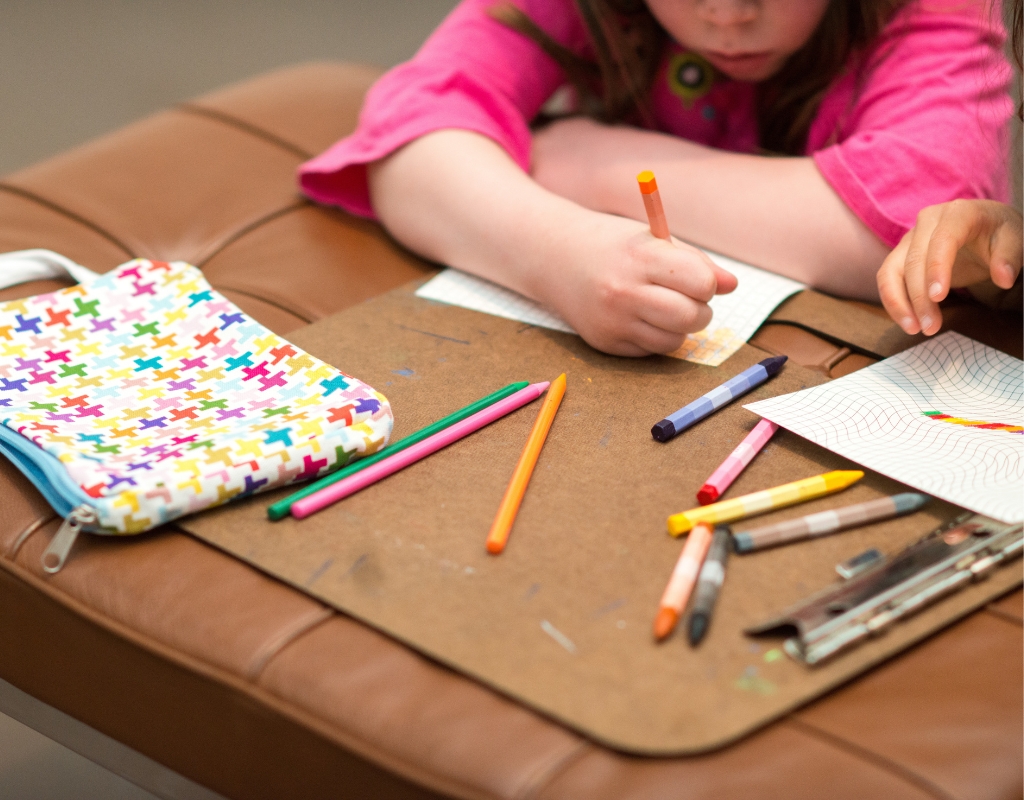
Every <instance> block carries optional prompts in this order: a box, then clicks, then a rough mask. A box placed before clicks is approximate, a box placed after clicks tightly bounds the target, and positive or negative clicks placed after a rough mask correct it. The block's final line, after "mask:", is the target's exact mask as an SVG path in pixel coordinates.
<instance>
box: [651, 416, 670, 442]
mask: <svg viewBox="0 0 1024 800" xmlns="http://www.w3.org/2000/svg"><path fill="white" fill-rule="evenodd" d="M675 435H676V426H675V425H673V424H672V420H670V419H663V420H662V421H661V422H656V423H655V424H654V427H653V428H651V436H653V437H654V438H655V440H656V441H659V442H667V441H668V440H669V439H671V438H672V437H673V436H675Z"/></svg>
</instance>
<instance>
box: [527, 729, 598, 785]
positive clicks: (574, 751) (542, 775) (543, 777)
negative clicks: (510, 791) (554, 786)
mask: <svg viewBox="0 0 1024 800" xmlns="http://www.w3.org/2000/svg"><path fill="white" fill-rule="evenodd" d="M592 749H593V746H592V745H591V744H590V743H589V742H585V741H580V742H577V743H576V744H574V745H573V746H572V747H570V748H569V749H568V750H567V751H566V752H565V753H563V754H562V755H560V756H557V757H556V758H552V759H550V760H549V761H548V763H546V764H541V765H540V766H539V767H537V769H535V770H534V771H533V773H532V774H531V775H529V776H528V777H527V778H526V780H525V781H524V782H523V785H522V786H521V787H520V788H519V790H518V791H517V792H516V793H515V794H514V795H513V797H514V798H515V800H532V799H533V798H535V797H536V796H537V794H538V793H539V792H540V791H541V790H542V789H544V788H545V787H546V786H548V785H550V784H551V782H552V781H554V779H555V778H557V777H558V776H559V775H562V774H563V773H565V771H566V770H568V769H569V767H570V766H572V765H573V764H574V763H576V762H577V761H579V760H580V759H581V758H582V757H583V756H584V755H585V754H586V753H589V752H590V751H591V750H592Z"/></svg>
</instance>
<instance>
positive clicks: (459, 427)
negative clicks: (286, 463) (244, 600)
mask: <svg viewBox="0 0 1024 800" xmlns="http://www.w3.org/2000/svg"><path fill="white" fill-rule="evenodd" d="M548 383H549V382H548V381H544V382H543V383H531V384H530V385H529V386H527V387H526V388H525V389H520V390H519V391H518V392H516V393H515V394H511V395H509V396H508V397H506V398H505V399H504V400H499V401H498V402H497V403H495V404H494V405H491V406H488V407H487V408H485V409H483V410H482V411H478V412H477V413H475V414H474V415H473V416H471V417H467V418H466V419H464V420H462V422H456V423H455V424H454V425H452V426H451V427H449V428H445V429H444V430H443V431H438V432H437V433H435V434H434V435H433V436H430V437H428V438H426V439H424V440H423V441H422V442H417V443H416V444H414V445H412V446H411V447H407V448H406V449H405V450H401V451H399V452H397V453H395V454H394V455H393V456H391V457H390V458H385V459H383V460H381V461H378V462H377V463H376V464H374V465H373V466H370V467H367V468H366V469H364V470H362V471H361V472H357V473H356V474H355V475H352V476H350V477H348V478H344V479H342V480H340V481H338V482H337V483H332V484H331V485H330V486H325V487H324V488H323V489H321V490H320V491H319V492H315V493H314V494H311V495H310V496H309V497H304V498H302V499H301V500H297V501H295V502H294V503H292V507H291V514H292V516H293V517H296V518H297V519H305V518H306V517H308V516H309V515H310V514H315V513H316V512H317V511H320V510H321V509H324V508H327V506H329V505H331V504H332V503H336V502H338V501H339V500H342V499H344V498H346V497H348V496H349V495H350V494H355V493H356V492H358V491H359V490H360V489H365V488H366V487H367V486H369V485H370V484H371V483H376V482H377V481H379V480H381V479H382V478H386V477H387V476H388V475H391V474H392V473H395V472H398V471H399V470H400V469H405V467H407V466H409V465H410V464H414V463H415V462H417V461H419V460H420V459H421V458H426V457H427V456H429V455H430V454H431V453H436V452H437V451H438V450H440V449H442V448H444V447H447V446H448V445H450V444H451V443H452V442H457V441H458V440H459V439H461V438H463V437H464V436H469V434H471V433H473V432H474V431H477V430H479V429H480V428H483V427H484V426H485V425H490V424H491V423H492V422H494V421H495V420H496V419H500V418H501V417H504V416H505V415H506V414H511V413H512V412H513V411H515V410H516V409H517V408H522V407H523V406H525V405H526V404H527V403H532V402H533V401H534V400H536V399H537V398H538V397H540V396H541V395H542V394H544V392H545V391H546V390H547V388H548Z"/></svg>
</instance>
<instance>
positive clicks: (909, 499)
mask: <svg viewBox="0 0 1024 800" xmlns="http://www.w3.org/2000/svg"><path fill="white" fill-rule="evenodd" d="M929 499H930V498H929V497H928V495H926V494H921V493H919V492H903V493H902V494H894V495H893V496H892V502H893V504H894V505H895V506H896V513H898V514H907V513H909V512H911V511H917V509H919V508H921V506H923V505H924V504H925V503H927V502H928V500H929Z"/></svg>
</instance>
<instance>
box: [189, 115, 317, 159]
mask: <svg viewBox="0 0 1024 800" xmlns="http://www.w3.org/2000/svg"><path fill="white" fill-rule="evenodd" d="M176 108H177V110H178V111H182V112H184V113H186V114H195V115H196V116H199V117H208V118H209V119H212V120H215V121H217V122H220V123H222V124H224V125H228V126H230V127H232V128H238V129H239V130H241V131H244V132H245V133H248V134H250V135H251V136H255V137H257V138H259V139H263V140H264V141H265V142H269V143H270V144H273V145H276V146H277V147H280V148H281V149H282V150H287V151H288V152H289V153H291V154H292V155H296V156H298V157H299V158H301V159H303V160H304V161H305V160H308V159H310V158H312V157H313V156H314V153H309V152H307V151H306V150H304V149H302V148H301V147H299V146H298V145H297V144H292V143H291V142H289V141H288V140H287V139H282V138H281V137H280V136H278V135H276V134H273V133H270V131H265V130H263V128H260V127H257V126H256V125H253V124H252V123H251V122H246V121H245V120H243V119H239V118H238V117H234V116H232V115H231V114H225V113H224V112H223V111H217V110H216V109H212V108H207V107H205V106H199V105H194V104H192V103H180V104H179V105H177V106H176Z"/></svg>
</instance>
